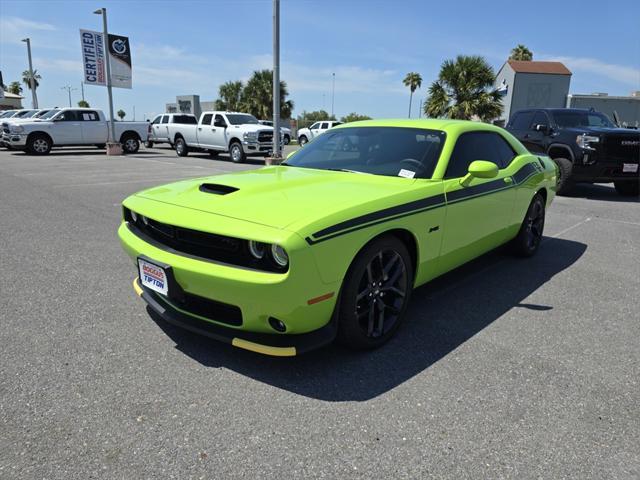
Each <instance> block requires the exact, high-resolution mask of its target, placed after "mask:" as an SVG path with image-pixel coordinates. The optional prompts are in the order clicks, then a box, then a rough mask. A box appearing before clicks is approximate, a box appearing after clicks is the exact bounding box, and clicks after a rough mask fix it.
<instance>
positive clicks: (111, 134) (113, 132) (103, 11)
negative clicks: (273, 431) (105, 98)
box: [93, 7, 116, 143]
mask: <svg viewBox="0 0 640 480" xmlns="http://www.w3.org/2000/svg"><path fill="white" fill-rule="evenodd" d="M93 13H95V14H96V15H102V30H103V35H104V42H105V45H104V47H105V55H106V64H107V94H108V95H109V126H110V128H109V142H108V143H115V141H116V128H115V123H114V121H113V94H112V92H111V62H110V59H109V31H108V30H107V9H106V8H104V7H103V8H99V9H98V10H96V11H95V12H93Z"/></svg>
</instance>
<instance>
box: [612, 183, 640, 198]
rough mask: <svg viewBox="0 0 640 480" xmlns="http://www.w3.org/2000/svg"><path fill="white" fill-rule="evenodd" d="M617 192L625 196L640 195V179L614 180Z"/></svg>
mask: <svg viewBox="0 0 640 480" xmlns="http://www.w3.org/2000/svg"><path fill="white" fill-rule="evenodd" d="M613 185H614V187H616V192H618V194H619V195H621V196H623V197H637V196H640V180H618V181H617V182H613Z"/></svg>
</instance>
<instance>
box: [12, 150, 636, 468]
mask: <svg viewBox="0 0 640 480" xmlns="http://www.w3.org/2000/svg"><path fill="white" fill-rule="evenodd" d="M260 164H261V162H259V161H256V162H253V163H249V164H244V165H234V164H232V163H231V162H230V161H229V160H228V159H226V158H225V157H224V156H221V157H220V159H218V160H212V159H211V158H210V157H209V156H208V155H206V154H192V155H190V156H189V157H186V158H179V157H176V156H175V153H174V152H173V151H171V150H169V149H166V148H164V149H163V148H157V149H147V150H145V149H142V150H141V151H140V152H139V153H138V154H136V155H132V156H127V157H106V156H105V155H104V154H103V153H101V152H98V151H96V150H94V149H89V150H64V151H60V150H54V151H53V152H52V154H51V155H49V156H47V157H31V156H26V155H25V154H23V153H21V152H8V151H6V150H2V151H0V219H1V223H0V225H1V228H0V242H1V244H0V265H1V267H2V275H0V292H1V295H0V307H1V308H0V324H1V325H2V328H1V329H0V339H1V340H0V344H1V345H0V347H1V352H2V353H1V357H0V359H1V362H0V422H1V423H0V431H1V432H2V433H1V435H0V477H1V478H4V479H13V478H16V479H17V478H21V479H23V478H29V479H31V478H34V479H36V478H47V479H76V478H77V479H88V478H109V479H117V478H123V479H129V478H131V479H133V478H135V479H138V478H139V479H142V478H180V479H183V478H518V479H522V478H554V479H555V478H580V479H584V478H594V479H603V478H639V477H640V451H639V449H638V445H640V385H639V382H640V348H639V340H638V339H639V338H640V316H639V314H638V310H639V309H638V298H639V294H640V240H639V239H640V204H639V203H638V202H637V201H633V200H628V199H623V198H621V197H619V196H618V195H617V194H616V193H615V191H614V190H613V188H612V187H610V186H602V185H596V186H582V187H579V188H578V189H577V190H576V192H575V193H574V194H573V195H572V196H570V197H561V198H558V199H557V200H556V202H555V203H554V205H552V208H551V209H550V211H549V212H548V216H547V225H546V231H545V233H546V239H545V241H544V243H543V245H542V248H541V251H540V252H539V254H538V255H537V256H536V257H534V258H532V259H527V260H521V259H515V258H512V257H510V256H509V255H508V254H507V253H505V252H503V251H496V252H492V253H490V254H488V255H486V256H484V257H482V258H481V259H479V260H477V261H475V262H473V263H472V264H470V265H468V266H466V267H463V268H462V269H460V270H458V271H456V272H453V273H451V274H448V275H447V276H445V277H443V278H441V279H439V280H436V281H434V282H432V283H430V284H427V285H426V286H424V287H421V288H419V289H418V290H416V292H415V293H414V297H413V300H412V304H411V306H410V309H409V318H408V322H407V323H406V324H405V325H404V328H403V329H401V331H400V332H399V334H398V336H397V337H396V338H394V339H393V340H392V341H391V342H390V343H389V344H388V345H387V346H385V347H384V348H382V349H379V350H376V351H374V352H369V353H353V352H349V351H346V350H344V349H342V348H340V347H337V346H332V347H329V348H325V349H323V350H320V351H317V352H313V353H311V354H308V355H305V356H302V357H297V358H293V359H278V358H270V357H263V356H258V355H256V354H253V353H251V352H246V351H243V350H239V349H234V348H233V347H231V346H227V345H223V344H219V343H217V342H214V341H210V340H208V339H205V338H201V337H198V336H195V335H192V334H190V333H187V332H183V331H180V330H177V329H175V328H173V327H171V326H169V325H166V324H163V323H162V322H161V321H155V320H154V319H152V318H151V317H150V316H149V314H148V313H147V312H146V310H145V307H144V303H143V302H142V301H141V300H140V299H139V298H137V297H136V295H134V293H133V290H132V287H131V281H132V279H133V278H134V275H135V268H134V266H133V265H132V264H131V262H130V260H129V259H128V258H127V257H126V256H125V255H124V253H123V252H122V250H121V248H120V245H119V243H118V239H117V236H116V229H117V226H118V224H119V221H120V216H121V207H120V202H121V200H122V199H123V198H124V197H126V196H127V195H129V194H131V193H133V192H135V191H137V190H140V189H142V188H145V187H148V186H152V185H157V184H160V183H164V182H169V181H172V180H175V179H182V178H189V177H197V176H205V175H212V174H218V173H223V172H228V171H233V170H238V169H248V168H256V167H258V166H259V165H260Z"/></svg>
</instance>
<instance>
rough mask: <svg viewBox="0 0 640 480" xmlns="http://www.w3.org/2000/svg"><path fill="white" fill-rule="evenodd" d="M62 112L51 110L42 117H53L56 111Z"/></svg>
mask: <svg viewBox="0 0 640 480" xmlns="http://www.w3.org/2000/svg"><path fill="white" fill-rule="evenodd" d="M58 112H60V110H56V109H53V110H49V111H48V112H47V113H45V114H44V115H42V116H41V117H40V118H51V117H53V116H54V115H55V114H56V113H58Z"/></svg>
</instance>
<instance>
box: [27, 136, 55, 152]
mask: <svg viewBox="0 0 640 480" xmlns="http://www.w3.org/2000/svg"><path fill="white" fill-rule="evenodd" d="M51 147H52V145H51V139H50V138H49V137H47V136H46V135H44V134H35V135H32V136H31V137H29V139H28V140H27V152H28V153H30V154H32V155H47V154H48V153H49V152H50V151H51Z"/></svg>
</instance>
